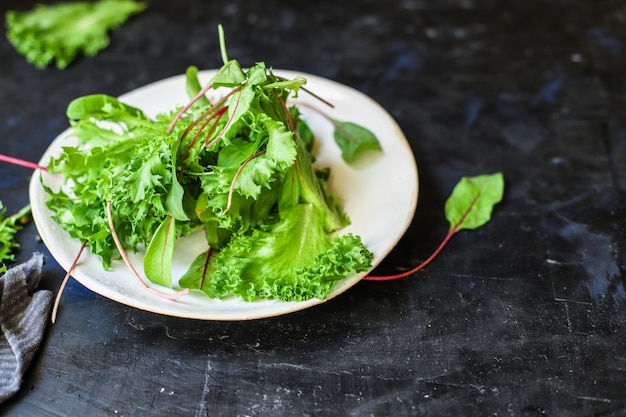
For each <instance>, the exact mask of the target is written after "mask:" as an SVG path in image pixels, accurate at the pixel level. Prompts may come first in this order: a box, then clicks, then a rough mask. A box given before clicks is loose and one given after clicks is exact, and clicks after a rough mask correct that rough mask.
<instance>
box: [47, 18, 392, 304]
mask: <svg viewBox="0 0 626 417" xmlns="http://www.w3.org/2000/svg"><path fill="white" fill-rule="evenodd" d="M220 46H221V52H222V59H223V66H222V67H221V68H220V69H219V70H218V71H217V72H216V73H215V75H214V76H213V77H212V78H211V80H210V81H209V82H208V84H207V85H206V86H205V87H204V88H203V87H202V86H201V83H200V81H199V79H198V73H197V68H195V67H190V68H189V69H188V70H187V73H186V79H187V85H186V87H187V92H188V95H189V97H190V103H189V104H188V105H186V106H184V107H182V108H174V109H172V110H171V111H170V112H166V113H162V114H159V115H157V116H156V117H155V118H153V119H152V118H149V117H148V116H147V115H145V114H144V113H143V111H142V110H140V109H138V108H135V107H132V106H129V105H127V104H125V103H123V102H121V101H120V100H118V99H116V98H114V97H111V96H107V95H101V94H97V95H89V96H84V97H80V98H77V99H75V100H74V101H72V102H71V103H70V104H69V106H68V108H67V116H68V118H69V120H70V124H71V134H72V136H74V137H75V138H76V140H77V144H76V146H71V147H69V146H68V147H64V148H63V150H62V152H61V153H60V155H58V156H57V157H55V158H53V159H52V160H51V161H50V163H49V165H48V167H47V168H48V170H49V171H50V172H51V173H54V174H60V175H62V176H63V177H64V180H65V182H66V184H67V187H62V188H61V189H59V190H53V189H51V188H49V187H46V186H45V185H44V188H45V190H46V192H47V193H48V194H49V196H50V198H49V199H48V201H47V203H46V204H47V206H48V207H49V208H50V209H51V210H52V212H53V213H54V214H53V216H54V219H55V221H56V222H58V224H59V225H60V226H61V227H62V228H63V229H64V230H66V231H67V232H68V233H69V234H70V235H71V236H72V237H73V238H76V239H80V240H81V241H82V242H85V243H86V245H87V246H88V247H89V248H90V250H91V252H92V253H94V254H96V255H98V256H99V257H100V258H101V259H102V264H103V267H104V268H109V267H110V266H111V262H112V260H113V259H114V258H116V257H118V256H119V253H123V251H125V250H133V251H136V250H143V249H144V248H145V256H144V271H145V274H146V276H147V278H148V279H149V280H150V281H151V282H153V283H155V284H158V285H161V286H165V287H174V286H175V282H174V280H173V278H172V273H171V268H170V267H171V264H172V260H173V258H174V256H175V255H174V254H175V243H176V240H177V239H178V238H180V237H183V236H186V235H188V234H190V233H192V232H196V231H198V230H202V231H203V232H204V234H205V236H206V240H207V243H208V248H209V249H208V250H207V251H206V252H204V253H202V254H200V255H199V256H198V257H197V258H196V259H195V261H194V262H193V263H192V264H191V265H190V266H189V269H188V271H187V272H186V273H185V274H184V276H182V277H180V280H179V281H178V284H179V285H180V286H181V287H182V288H188V289H190V290H199V291H202V292H203V293H205V294H206V295H208V296H209V297H212V298H225V297H231V296H238V297H241V298H242V299H244V300H247V301H252V300H258V299H278V300H283V301H302V300H307V299H310V298H320V299H323V298H325V297H326V296H327V295H328V293H329V292H330V291H331V289H332V288H333V286H334V285H336V284H337V283H338V282H340V281H341V280H343V279H344V278H346V277H347V276H348V275H350V274H353V273H356V272H362V271H366V270H368V269H370V268H371V262H372V258H373V254H372V253H371V252H370V251H369V250H368V249H367V248H366V247H365V246H364V244H363V243H362V242H361V239H360V237H359V236H355V235H352V234H341V233H337V232H338V231H339V230H341V229H342V228H343V227H345V226H346V225H348V224H349V222H350V220H349V218H348V216H347V215H346V213H345V212H344V211H343V209H342V205H341V200H340V198H339V197H337V196H334V195H332V194H331V193H329V190H328V188H327V180H328V178H329V175H331V172H330V169H329V168H325V169H316V168H315V167H314V165H313V162H314V160H315V158H314V155H313V154H312V149H313V144H314V141H315V139H316V138H315V137H314V135H313V133H312V131H311V129H310V128H309V126H308V125H307V123H306V120H305V119H304V118H303V117H302V115H301V112H300V110H299V108H298V107H297V106H296V105H293V104H290V101H289V100H290V99H292V98H295V97H297V96H298V94H301V93H303V91H305V92H306V90H305V87H304V85H305V83H306V79H305V78H302V77H295V78H293V79H285V78H282V77H280V76H277V75H275V74H274V73H273V71H272V69H271V68H268V67H267V66H266V65H265V64H264V63H263V62H259V63H257V64H255V65H254V66H252V67H251V68H249V69H247V70H244V69H243V68H242V67H241V65H240V64H239V62H238V61H236V60H230V59H228V57H227V55H226V49H225V46H224V38H223V32H222V31H221V28H220ZM207 93H209V94H207ZM208 97H212V99H211V100H209V98H208ZM330 120H331V121H332V119H330ZM333 126H334V128H335V139H336V143H337V144H338V146H340V148H341V150H342V154H343V155H344V156H345V157H346V160H348V161H354V160H356V159H358V158H359V155H361V154H363V153H366V152H369V151H372V150H376V151H380V150H381V148H380V144H379V143H378V141H377V140H376V138H375V137H374V135H373V134H372V133H371V132H370V131H368V130H367V129H365V128H363V127H361V126H358V125H356V124H354V123H351V122H343V121H333ZM114 236H117V237H118V238H119V242H120V245H121V247H117V246H116V242H115V241H114ZM116 249H117V250H116ZM118 252H119V253H118Z"/></svg>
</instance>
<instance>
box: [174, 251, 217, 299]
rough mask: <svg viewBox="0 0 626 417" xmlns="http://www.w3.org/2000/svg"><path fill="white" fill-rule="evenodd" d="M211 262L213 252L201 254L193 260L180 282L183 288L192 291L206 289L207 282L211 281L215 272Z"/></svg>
mask: <svg viewBox="0 0 626 417" xmlns="http://www.w3.org/2000/svg"><path fill="white" fill-rule="evenodd" d="M210 261H211V250H208V251H206V252H203V253H201V254H200V255H198V256H197V257H196V259H194V260H193V262H192V263H191V265H190V266H189V269H188V270H187V272H185V274H183V276H182V277H180V280H179V281H178V283H179V285H180V286H181V288H189V289H190V290H200V289H202V287H204V283H205V281H208V280H209V279H210V274H211V273H212V272H213V269H214V268H213V266H212V265H211V263H210Z"/></svg>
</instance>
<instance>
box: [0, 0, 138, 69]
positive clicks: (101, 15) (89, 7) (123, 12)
mask: <svg viewBox="0 0 626 417" xmlns="http://www.w3.org/2000/svg"><path fill="white" fill-rule="evenodd" d="M145 8H146V4H145V3H142V2H137V1H134V0H98V1H95V2H75V3H57V4H53V5H44V4H39V5H37V6H36V7H35V8H34V9H32V10H29V11H25V12H18V11H15V10H10V11H8V12H7V13H6V27H7V38H8V39H9V41H10V42H11V44H13V46H14V47H15V49H16V50H17V51H18V52H19V53H20V54H22V55H24V57H25V58H26V60H27V61H28V62H30V63H31V64H33V65H35V66H36V67H37V68H46V67H48V66H50V65H53V64H54V65H56V67H57V68H59V69H64V68H66V67H67V66H68V65H69V64H71V63H72V62H73V61H74V60H75V59H76V58H77V57H78V56H79V55H81V54H82V55H85V56H88V57H92V56H95V55H96V54H97V53H98V52H100V51H101V50H102V49H104V48H106V47H107V46H108V45H109V42H110V39H109V36H108V32H109V31H110V30H113V29H116V28H118V27H119V26H121V25H122V24H123V23H124V22H126V21H127V20H128V19H129V18H130V17H131V16H132V15H134V14H137V13H139V12H141V11H143V10H144V9H145Z"/></svg>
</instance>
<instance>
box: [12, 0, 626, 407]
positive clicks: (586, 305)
mask: <svg viewBox="0 0 626 417" xmlns="http://www.w3.org/2000/svg"><path fill="white" fill-rule="evenodd" d="M33 4H34V2H32V1H20V2H17V1H8V2H6V1H5V2H3V3H2V5H1V6H0V9H1V10H2V11H3V12H4V11H6V10H8V9H9V8H15V9H22V10H24V9H28V8H30V7H31V6H32V5H33ZM218 23H222V24H224V26H225V29H226V33H227V42H228V46H229V55H230V56H231V57H234V58H237V59H239V60H240V61H241V62H242V64H243V65H249V64H251V63H253V62H255V61H257V60H263V61H265V62H266V63H267V64H268V65H271V66H274V67H276V68H286V69H295V70H301V71H304V72H308V73H313V74H317V75H320V76H323V77H327V78H330V79H333V80H336V81H339V82H342V83H344V84H347V85H350V86H352V87H355V88H357V89H359V90H361V91H363V92H365V93H366V94H368V95H370V96H372V97H373V98H374V99H376V100H377V101H378V102H379V103H381V104H382V105H383V106H384V107H385V108H386V109H387V110H388V111H389V112H390V113H391V114H392V115H393V116H394V117H395V118H396V120H397V121H398V123H399V124H400V126H401V127H402V129H403V131H404V132H405V134H406V136H407V137H408V139H409V140H410V142H411V146H412V147H413V150H414V153H415V157H416V160H417V163H418V168H419V171H420V187H421V189H420V197H419V203H418V209H417V212H416V215H415V219H414V221H413V224H412V225H411V228H410V230H409V233H408V234H407V235H406V236H405V237H404V238H403V239H402V241H401V243H400V245H399V246H398V247H397V248H396V249H395V250H394V251H393V252H392V253H391V254H390V256H389V257H388V259H386V260H385V261H384V262H383V264H382V265H381V266H380V267H379V268H378V271H377V272H379V273H391V272H396V271H397V270H404V269H406V268H409V267H411V266H413V265H415V264H416V263H418V262H419V261H420V260H421V259H424V258H425V257H427V256H428V255H429V254H430V253H431V252H432V250H434V248H435V247H436V246H437V245H438V243H439V241H440V240H441V239H442V238H443V235H444V234H445V232H446V231H447V227H448V225H447V223H446V221H445V218H444V216H443V203H444V201H445V198H446V197H447V195H448V194H449V193H450V191H451V189H452V187H453V186H454V184H455V183H456V182H457V181H458V180H459V178H460V177H461V176H463V175H475V174H481V173H488V172H493V171H502V172H503V173H504V175H505V178H506V182H507V191H506V197H505V200H504V201H503V203H502V204H500V205H499V206H498V207H497V209H496V211H495V213H494V218H493V220H492V222H491V223H489V224H488V225H487V226H485V227H484V228H482V229H479V230H477V231H474V232H463V233H461V234H459V235H458V236H456V237H455V238H454V239H453V240H452V241H451V243H450V245H449V246H448V247H447V248H446V250H445V251H444V252H443V253H442V254H441V256H440V257H439V258H438V259H437V260H436V262H434V263H433V264H431V265H430V266H429V267H428V268H427V269H426V270H424V271H422V272H420V273H419V274H418V275H417V276H413V277H411V278H409V279H405V280H401V281H395V282H389V283H371V282H362V283H360V284H358V285H357V286H355V287H354V288H352V289H351V290H350V291H348V292H347V293H345V294H344V295H342V296H340V297H338V298H336V299H334V300H332V301H330V302H328V303H325V304H323V305H321V306H318V307H315V308H312V309H310V310H306V311H301V312H298V313H295V314H291V315H287V316H283V317H277V318H272V319H265V320H259V321H251V322H227V323H220V322H201V321H192V320H183V319H176V318H171V317H162V316H158V315H155V314H151V313H146V312H143V311H138V310H135V309H133V308H130V307H126V306H123V305H120V304H117V303H115V302H112V301H109V300H107V299H104V298H102V297H100V296H98V295H95V294H93V293H91V292H90V291H88V290H86V289H84V288H83V287H82V286H81V285H80V284H78V283H76V282H73V281H71V282H70V284H69V286H68V288H67V289H66V291H65V293H64V296H63V302H62V307H61V308H62V309H61V311H60V316H59V321H58V322H57V324H55V325H54V326H50V327H49V329H48V332H47V334H46V337H45V340H44V344H43V346H42V348H41V350H40V351H39V353H38V355H37V356H36V358H35V362H34V364H33V366H32V367H31V368H30V369H29V371H28V373H27V377H26V380H25V382H24V385H23V389H22V391H21V392H20V393H18V394H17V396H16V397H14V398H13V399H11V400H10V401H8V402H7V403H5V404H3V405H2V406H0V412H2V413H3V414H4V415H8V416H33V417H35V416H83V415H84V416H87V415H88V416H139V417H142V416H166V415H167V416H197V417H199V416H222V415H223V416H331V415H332V416H335V415H341V416H392V415H393V416H401V415H416V416H434V415H440V416H520V417H534V416H537V417H539V416H595V415H597V416H621V415H626V291H625V289H624V277H623V274H624V271H625V266H624V263H625V255H624V253H625V252H624V251H625V250H626V220H625V218H624V214H625V209H626V196H625V187H626V6H624V3H623V2H622V1H609V0H594V1H572V0H544V1H540V0H528V1H523V2H522V1H520V2H512V1H509V2H504V1H497V0H439V1H428V0H415V1H410V0H406V1H398V2H386V1H381V0H377V1H373V0H370V1H361V2H338V1H326V0H324V1H316V2H300V1H298V2H294V1H265V2H244V1H238V0H235V1H229V2H204V1H200V0H196V1H192V0H187V1H176V2H174V1H165V0H153V1H149V8H148V9H147V10H146V11H145V12H144V13H143V14H141V15H139V16H137V17H136V18H135V19H133V20H132V21H130V22H129V23H128V24H126V25H125V26H124V27H123V28H121V29H120V30H118V31H117V32H115V33H114V34H113V35H112V41H111V45H110V47H109V48H108V49H107V50H105V51H103V52H102V53H101V54H99V55H98V56H96V57H95V58H92V59H81V60H79V61H77V62H76V63H75V64H74V65H72V66H71V67H69V68H68V69H66V70H64V71H58V70H56V69H49V70H43V71H42V70H37V69H35V68H33V67H32V66H30V65H29V64H27V63H26V62H25V61H24V60H23V59H22V58H21V57H20V56H18V55H16V53H15V52H14V50H13V49H12V47H11V46H10V45H9V44H8V42H7V41H6V40H5V39H2V40H0V152H2V153H7V154H10V155H13V156H16V157H21V158H24V159H29V160H38V159H39V157H40V156H41V154H42V153H43V151H44V150H45V149H46V147H47V146H48V144H49V143H50V142H51V141H52V140H53V139H54V137H55V136H56V135H57V134H59V133H60V132H61V131H62V130H63V129H65V127H66V126H67V122H66V120H65V118H64V110H65V106H66V105H67V103H68V102H69V100H71V99H72V98H74V97H76V96H79V95H83V94H88V93H93V92H103V93H108V94H113V95H117V94H121V93H123V92H126V91H127V90H130V89H133V88H135V87H139V86H141V85H144V84H146V83H149V82H152V81H156V80H159V79H161V78H164V77H167V76H171V75H175V74H179V73H182V72H183V71H184V70H185V68H186V67H187V66H188V65H191V64H193V65H197V66H198V67H200V68H212V67H216V66H218V65H219V64H220V62H221V60H220V56H219V52H218V46H217V40H216V35H215V33H216V25H217V24H218ZM29 177H30V172H29V171H28V170H27V169H25V168H20V167H13V166H8V165H6V164H4V165H0V196H1V199H2V200H3V201H4V203H5V205H6V206H7V207H8V209H9V211H12V210H17V209H18V208H19V207H21V206H22V205H24V204H26V203H27V202H28V194H27V185H28V180H29ZM36 236H37V233H36V231H35V230H34V227H33V226H32V225H29V226H27V227H26V228H25V229H24V231H23V232H22V233H21V234H20V235H19V240H20V243H21V245H22V249H21V251H19V252H18V254H17V255H18V260H20V261H25V260H26V259H28V258H29V257H30V254H31V253H32V252H33V251H35V250H40V251H43V252H44V253H47V251H46V249H45V248H44V247H43V245H42V244H41V243H39V242H38V241H37V239H36ZM63 274H64V272H63V271H62V270H61V269H60V268H59V267H58V265H57V264H56V263H55V262H54V260H53V259H52V258H50V257H49V255H48V262H47V264H46V267H45V276H44V278H43V281H42V286H43V287H45V288H50V289H53V290H56V288H58V285H59V283H60V281H61V279H62V278H63Z"/></svg>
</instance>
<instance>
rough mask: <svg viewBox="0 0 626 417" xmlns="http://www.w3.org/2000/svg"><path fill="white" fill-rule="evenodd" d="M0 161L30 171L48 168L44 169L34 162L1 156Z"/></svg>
mask: <svg viewBox="0 0 626 417" xmlns="http://www.w3.org/2000/svg"><path fill="white" fill-rule="evenodd" d="M0 161H3V162H8V163H9V164H13V165H19V166H23V167H26V168H30V169H40V170H42V171H47V170H48V168H46V167H45V166H43V165H39V164H36V163H34V162H30V161H25V160H23V159H19V158H15V157H12V156H8V155H3V154H0Z"/></svg>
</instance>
